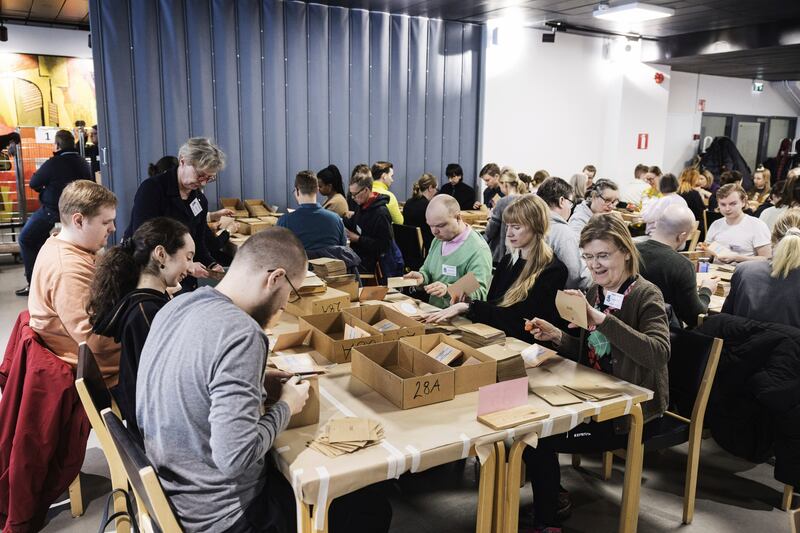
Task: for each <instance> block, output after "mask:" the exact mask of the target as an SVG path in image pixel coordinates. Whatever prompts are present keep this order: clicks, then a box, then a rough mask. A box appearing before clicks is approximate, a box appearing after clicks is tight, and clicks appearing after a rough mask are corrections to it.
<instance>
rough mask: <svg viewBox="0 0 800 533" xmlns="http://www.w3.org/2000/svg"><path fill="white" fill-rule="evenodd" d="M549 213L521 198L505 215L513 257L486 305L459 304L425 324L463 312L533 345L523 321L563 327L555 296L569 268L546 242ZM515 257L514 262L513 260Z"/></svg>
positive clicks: (541, 202) (541, 204) (544, 206)
mask: <svg viewBox="0 0 800 533" xmlns="http://www.w3.org/2000/svg"><path fill="white" fill-rule="evenodd" d="M548 213H549V209H548V208H547V204H545V202H544V200H542V199H541V198H539V197H538V196H535V195H525V196H521V197H519V198H518V199H517V200H514V202H512V203H511V204H509V205H508V207H506V209H505V211H503V222H505V224H506V227H507V228H508V230H507V238H508V242H509V243H510V244H511V246H512V248H513V249H514V252H515V253H508V254H506V255H505V256H504V257H503V260H502V261H501V262H500V264H499V265H498V267H497V271H496V272H495V275H494V277H493V278H492V284H491V286H490V287H489V294H488V296H487V298H486V301H485V302H482V301H477V300H476V301H472V302H469V303H468V302H459V303H456V304H454V305H451V306H450V307H448V308H447V309H443V310H442V311H437V312H435V313H433V314H431V315H429V316H428V317H427V319H426V320H427V322H442V321H445V320H449V319H450V318H453V317H454V316H456V315H460V314H466V315H467V317H468V318H469V319H470V320H472V321H473V322H480V323H482V324H488V325H490V326H492V327H495V328H497V329H501V330H503V331H504V332H505V334H506V335H507V336H509V337H514V338H517V339H521V340H524V341H526V342H530V343H533V342H536V341H535V339H534V338H533V335H532V334H531V333H530V332H528V331H526V330H525V320H526V319H531V318H533V317H537V318H544V319H545V320H547V321H548V322H551V323H552V324H559V326H560V327H566V323H564V321H563V320H562V319H561V318H560V317H559V314H558V310H557V309H556V305H555V301H556V293H557V292H558V291H559V289H563V288H564V287H565V286H566V284H567V267H566V266H564V263H562V262H561V261H559V260H558V258H557V257H556V256H555V254H554V253H553V250H552V249H551V248H550V246H549V245H548V244H547V241H546V239H545V235H546V234H547V230H548V229H549V226H550V217H549V215H548ZM515 257H516V260H515Z"/></svg>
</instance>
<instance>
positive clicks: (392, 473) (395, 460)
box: [381, 440, 406, 479]
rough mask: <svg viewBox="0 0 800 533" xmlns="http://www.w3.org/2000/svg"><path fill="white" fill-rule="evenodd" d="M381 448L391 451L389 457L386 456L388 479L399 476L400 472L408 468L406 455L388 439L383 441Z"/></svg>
mask: <svg viewBox="0 0 800 533" xmlns="http://www.w3.org/2000/svg"><path fill="white" fill-rule="evenodd" d="M381 448H383V449H385V450H386V451H387V452H389V455H388V457H386V463H387V469H386V479H393V478H394V479H397V478H399V477H400V474H402V473H403V471H404V470H405V469H406V456H405V455H403V452H401V451H400V450H398V449H397V448H395V447H394V446H393V445H392V444H391V443H390V442H388V441H386V440H384V441H382V442H381Z"/></svg>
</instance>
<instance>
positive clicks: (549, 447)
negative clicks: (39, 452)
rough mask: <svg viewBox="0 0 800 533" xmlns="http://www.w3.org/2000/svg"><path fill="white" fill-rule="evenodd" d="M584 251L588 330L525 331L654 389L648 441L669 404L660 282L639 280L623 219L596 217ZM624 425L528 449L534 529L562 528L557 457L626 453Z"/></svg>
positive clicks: (540, 325) (539, 324)
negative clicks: (578, 334)
mask: <svg viewBox="0 0 800 533" xmlns="http://www.w3.org/2000/svg"><path fill="white" fill-rule="evenodd" d="M580 247H581V249H582V251H583V259H584V260H585V261H586V264H587V266H588V267H589V270H590V272H591V274H592V279H593V281H594V285H592V287H591V288H590V289H589V290H588V292H587V294H586V297H585V301H586V309H587V315H588V323H589V331H588V332H586V334H585V335H581V337H572V336H570V335H568V334H566V333H565V332H563V331H562V330H560V329H559V328H557V327H555V326H553V325H552V324H550V323H549V322H547V321H545V320H541V319H538V318H534V319H533V320H531V321H528V322H527V323H526V327H529V328H530V329H531V331H532V333H533V335H534V337H535V338H536V339H537V340H541V341H550V342H552V343H553V344H554V345H555V346H556V348H557V350H558V352H559V353H560V354H561V355H563V356H565V357H570V358H573V359H576V360H577V361H579V362H580V363H582V364H585V365H587V366H590V367H592V368H595V369H597V370H600V371H601V372H606V373H608V374H612V375H614V376H616V377H618V378H619V379H622V380H625V381H628V382H630V383H633V384H635V385H639V386H642V387H646V388H648V389H650V390H652V391H653V393H654V395H653V399H652V400H650V401H647V402H644V403H643V404H642V411H643V413H644V419H645V422H646V424H645V427H644V432H645V436H646V435H647V434H648V433H650V432H652V431H653V429H654V428H655V426H657V424H658V422H659V421H658V419H659V418H660V417H661V415H662V414H663V413H664V411H665V410H666V408H667V403H668V400H669V381H668V374H667V362H668V361H669V349H670V344H669V325H668V324H669V323H668V320H667V314H666V311H665V310H664V299H663V297H662V296H661V291H660V290H659V289H658V288H657V287H656V286H655V285H653V284H652V283H650V282H649V281H647V280H645V279H644V278H642V277H641V276H639V273H638V269H639V257H638V252H637V250H636V247H635V246H634V244H633V240H632V239H631V235H630V233H629V232H628V229H627V227H626V225H625V223H624V222H623V221H622V220H621V219H620V218H619V217H617V216H615V215H595V216H593V217H592V218H591V219H590V220H589V222H588V223H587V224H586V226H585V227H584V228H583V230H582V231H581V238H580ZM567 292H570V293H572V294H578V295H582V293H580V292H579V291H567ZM570 326H571V327H574V325H572V324H571V325H570ZM626 423H627V419H619V420H612V421H607V422H588V423H584V424H579V425H578V426H577V427H575V428H574V429H572V430H571V431H569V432H568V433H566V434H563V435H556V436H553V437H548V438H545V439H542V440H540V441H539V445H538V447H537V448H528V449H526V450H525V455H524V458H525V463H526V465H527V468H528V473H529V475H530V478H531V485H532V487H533V493H534V513H535V515H534V525H535V529H534V531H544V532H552V533H556V532H560V531H561V529H560V527H559V525H558V516H557V515H558V514H559V513H558V511H559V499H560V500H562V501H561V507H562V510H563V509H564V508H566V507H567V506H568V502H566V501H565V498H564V496H563V495H561V496H559V482H560V477H561V474H560V471H559V464H558V453H587V452H601V451H609V450H615V449H619V448H624V447H625V445H626V441H627V436H626V433H627V430H628V428H627V424H626ZM562 514H563V513H562ZM548 528H549V529H548Z"/></svg>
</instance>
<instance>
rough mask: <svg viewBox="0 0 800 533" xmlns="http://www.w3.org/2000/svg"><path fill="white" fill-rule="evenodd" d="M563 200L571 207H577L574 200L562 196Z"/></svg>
mask: <svg viewBox="0 0 800 533" xmlns="http://www.w3.org/2000/svg"><path fill="white" fill-rule="evenodd" d="M561 198H563V199H564V200H566V201H568V202H569V206H570V207H572V206H573V205H575V200H573V199H572V198H567V197H566V196H562V197H561Z"/></svg>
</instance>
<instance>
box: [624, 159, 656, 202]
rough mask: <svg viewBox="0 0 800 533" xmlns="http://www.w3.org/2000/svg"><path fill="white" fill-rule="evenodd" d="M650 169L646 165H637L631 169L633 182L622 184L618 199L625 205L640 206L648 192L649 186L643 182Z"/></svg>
mask: <svg viewBox="0 0 800 533" xmlns="http://www.w3.org/2000/svg"><path fill="white" fill-rule="evenodd" d="M649 169H650V167H648V166H647V165H643V164H642V163H639V164H638V165H636V168H634V169H633V181H627V182H624V183H622V189H621V190H620V194H619V199H620V201H621V202H623V203H625V204H627V205H635V206H637V207H639V208H641V206H642V199H643V198H644V197H645V193H646V192H647V191H649V190H650V185H649V184H648V183H647V182H646V181H645V180H644V175H645V174H647V171H648V170H649Z"/></svg>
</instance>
